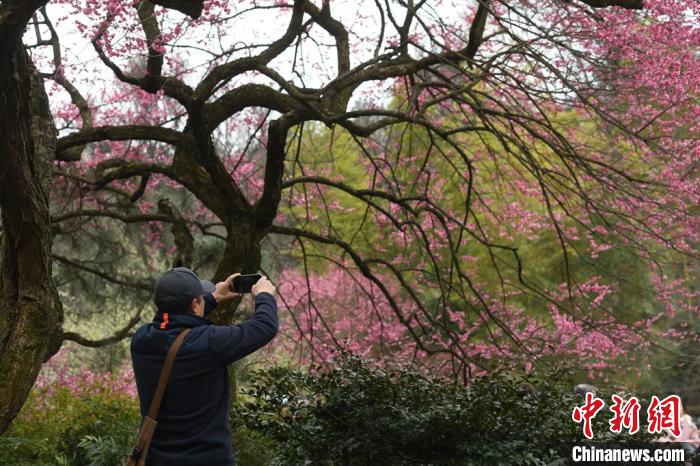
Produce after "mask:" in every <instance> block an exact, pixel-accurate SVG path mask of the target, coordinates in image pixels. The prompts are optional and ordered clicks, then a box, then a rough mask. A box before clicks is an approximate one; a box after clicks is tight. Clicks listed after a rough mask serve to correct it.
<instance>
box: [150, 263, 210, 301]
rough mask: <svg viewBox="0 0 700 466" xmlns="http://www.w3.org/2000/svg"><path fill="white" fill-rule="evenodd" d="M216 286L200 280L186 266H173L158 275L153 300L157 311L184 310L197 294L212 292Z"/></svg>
mask: <svg viewBox="0 0 700 466" xmlns="http://www.w3.org/2000/svg"><path fill="white" fill-rule="evenodd" d="M215 289H216V287H215V286H214V284H213V283H212V282H210V281H209V280H200V279H199V277H198V276H197V274H196V273H194V272H193V271H191V270H190V269H188V268H187V267H175V268H174V269H170V270H168V271H167V272H165V273H164V274H163V275H161V276H160V278H159V279H158V281H157V282H156V286H155V288H154V290H153V301H154V302H155V303H156V306H157V307H158V310H159V311H162V312H185V311H186V310H187V306H188V305H189V304H190V303H191V302H192V300H193V299H194V298H196V297H197V296H202V295H203V294H206V293H213V292H214V290H215Z"/></svg>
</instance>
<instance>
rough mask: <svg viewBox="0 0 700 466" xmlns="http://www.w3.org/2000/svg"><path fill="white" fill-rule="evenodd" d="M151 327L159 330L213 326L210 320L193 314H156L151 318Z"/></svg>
mask: <svg viewBox="0 0 700 466" xmlns="http://www.w3.org/2000/svg"><path fill="white" fill-rule="evenodd" d="M153 325H154V326H155V327H156V328H158V329H161V330H167V329H172V328H193V327H199V326H200V325H214V323H213V322H212V321H210V320H207V319H205V318H203V317H199V316H196V315H194V314H183V313H171V312H160V311H158V312H156V315H155V316H154V317H153Z"/></svg>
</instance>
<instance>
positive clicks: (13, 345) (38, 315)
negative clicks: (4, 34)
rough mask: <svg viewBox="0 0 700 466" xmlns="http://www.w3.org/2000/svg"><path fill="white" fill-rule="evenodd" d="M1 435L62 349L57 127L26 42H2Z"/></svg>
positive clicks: (0, 158) (0, 152)
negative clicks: (54, 206) (54, 207)
mask: <svg viewBox="0 0 700 466" xmlns="http://www.w3.org/2000/svg"><path fill="white" fill-rule="evenodd" d="M0 110H1V111H0V210H1V219H2V231H1V232H0V248H1V249H0V374H1V375H2V376H1V377H0V433H2V432H4V431H5V430H6V429H7V427H8V426H9V425H10V423H11V422H12V420H13V419H14V418H15V416H16V415H17V413H18V412H19V410H20V408H21V407H22V404H23V403H24V401H25V399H26V398H27V395H28V394H29V391H30V389H31V387H32V385H33V384H34V382H35V380H36V377H37V375H38V372H39V369H40V368H41V364H42V362H44V361H45V360H47V359H48V358H49V357H51V356H52V355H53V354H54V353H55V352H56V351H57V350H58V348H59V347H60V341H61V338H60V336H61V328H60V325H61V321H62V308H61V303H60V301H59V298H58V293H57V291H56V287H55V285H54V283H53V281H52V278H51V221H50V216H49V202H48V190H49V183H50V173H51V164H52V160H53V157H54V153H55V149H56V129H55V127H54V124H53V120H52V118H51V113H50V110H49V105H48V98H47V96H46V92H45V91H44V87H43V83H42V81H41V79H40V77H39V76H38V74H37V72H36V70H35V69H34V67H33V65H32V63H31V61H30V60H29V57H28V56H27V53H26V51H25V49H24V47H23V45H22V43H21V40H20V39H19V38H16V39H14V40H10V41H3V43H2V44H0Z"/></svg>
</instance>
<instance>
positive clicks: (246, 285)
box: [233, 273, 262, 293]
mask: <svg viewBox="0 0 700 466" xmlns="http://www.w3.org/2000/svg"><path fill="white" fill-rule="evenodd" d="M260 278H262V275H260V274H258V273H252V274H247V275H238V276H237V277H234V279H233V292H234V293H250V291H251V289H252V288H253V285H255V284H256V283H257V282H258V280H260Z"/></svg>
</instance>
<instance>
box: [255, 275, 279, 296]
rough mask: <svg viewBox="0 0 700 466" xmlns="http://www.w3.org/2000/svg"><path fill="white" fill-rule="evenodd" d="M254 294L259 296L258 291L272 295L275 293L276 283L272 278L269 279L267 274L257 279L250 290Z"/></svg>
mask: <svg viewBox="0 0 700 466" xmlns="http://www.w3.org/2000/svg"><path fill="white" fill-rule="evenodd" d="M250 291H251V293H253V296H257V295H258V293H270V294H271V295H272V296H274V295H275V291H276V288H275V285H273V284H272V282H271V281H270V280H268V279H267V277H266V276H265V275H263V276H262V278H260V280H258V281H257V283H256V284H255V285H253V288H252V289H251V290H250Z"/></svg>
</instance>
